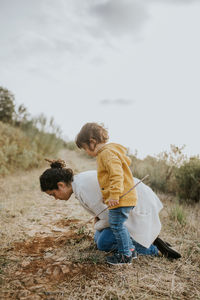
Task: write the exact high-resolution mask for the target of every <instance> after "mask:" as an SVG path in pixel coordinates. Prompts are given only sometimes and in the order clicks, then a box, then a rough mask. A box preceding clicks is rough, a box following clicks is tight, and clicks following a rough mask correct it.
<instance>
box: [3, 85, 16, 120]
mask: <svg viewBox="0 0 200 300" xmlns="http://www.w3.org/2000/svg"><path fill="white" fill-rule="evenodd" d="M14 100H15V98H14V96H13V94H11V92H10V91H8V90H7V89H5V88H3V87H0V121H2V122H4V123H12V121H13V116H14V113H15V104H14Z"/></svg>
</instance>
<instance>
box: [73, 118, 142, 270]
mask: <svg viewBox="0 0 200 300" xmlns="http://www.w3.org/2000/svg"><path fill="white" fill-rule="evenodd" d="M107 141H108V132H107V130H106V129H105V128H104V127H103V126H102V125H99V124H97V123H87V124H85V125H84V126H83V127H82V128H81V131H80V132H79V134H78V135H77V138H76V144H77V146H78V147H79V148H82V149H84V150H85V151H86V152H87V154H88V155H90V156H92V157H97V174H98V181H99V185H100V188H101V192H102V195H103V199H104V202H105V203H106V204H107V205H108V206H109V224H110V228H111V230H112V232H113V234H114V236H115V238H116V241H117V247H118V252H117V253H115V254H114V255H113V256H110V257H107V262H108V263H109V264H112V265H118V264H130V263H131V261H132V258H136V253H135V250H134V246H133V244H132V241H131V238H130V235H129V232H128V230H127V228H126V226H125V225H124V222H125V221H126V220H127V218H128V215H129V212H130V210H131V209H133V208H134V206H136V203H137V195H136V190H135V189H133V190H131V191H130V192H128V191H129V190H130V189H131V188H132V187H133V186H134V180H133V176H132V172H131V170H130V168H129V166H130V163H131V160H130V158H128V156H127V155H126V152H127V150H126V148H125V147H123V146H122V145H119V144H115V143H108V144H107ZM126 192H128V193H127V194H126V195H125V196H123V197H122V198H121V196H122V195H124V194H125V193H126Z"/></svg>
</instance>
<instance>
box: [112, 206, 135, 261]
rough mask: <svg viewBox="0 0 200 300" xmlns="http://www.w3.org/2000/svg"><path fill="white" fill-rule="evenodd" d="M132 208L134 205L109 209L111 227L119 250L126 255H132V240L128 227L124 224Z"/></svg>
mask: <svg viewBox="0 0 200 300" xmlns="http://www.w3.org/2000/svg"><path fill="white" fill-rule="evenodd" d="M131 209H133V207H132V206H130V207H118V208H114V209H109V223H110V228H111V230H112V232H113V234H114V236H115V238H116V241H117V247H118V252H119V253H121V254H123V255H126V256H131V255H132V253H131V251H130V248H132V247H131V245H132V241H131V239H130V235H129V232H128V229H127V228H126V226H125V225H124V222H125V221H126V220H127V219H128V215H129V212H130V210H131Z"/></svg>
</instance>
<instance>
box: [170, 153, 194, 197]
mask: <svg viewBox="0 0 200 300" xmlns="http://www.w3.org/2000/svg"><path fill="white" fill-rule="evenodd" d="M176 180H177V183H178V195H179V197H180V198H181V199H186V200H187V199H190V200H192V201H194V202H199V201H200V158H199V157H191V158H190V160H189V161H188V162H185V163H184V164H183V165H182V166H181V167H180V168H179V169H178V170H177V172H176Z"/></svg>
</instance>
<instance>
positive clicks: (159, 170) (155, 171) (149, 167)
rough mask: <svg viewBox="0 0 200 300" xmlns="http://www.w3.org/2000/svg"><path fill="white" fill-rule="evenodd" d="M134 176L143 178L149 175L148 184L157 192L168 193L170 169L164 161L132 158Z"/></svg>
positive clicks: (150, 158) (149, 158) (148, 157)
mask: <svg viewBox="0 0 200 300" xmlns="http://www.w3.org/2000/svg"><path fill="white" fill-rule="evenodd" d="M131 158H132V165H131V169H132V171H133V176H134V177H137V178H142V177H144V176H145V175H147V174H148V175H149V177H148V179H147V181H146V183H147V184H148V185H150V186H151V188H152V189H154V190H156V191H162V192H166V191H167V180H166V177H167V174H168V169H169V167H168V166H167V164H166V163H165V162H164V161H163V160H158V159H157V158H155V157H152V156H147V157H146V158H145V159H143V160H140V159H138V158H136V157H135V156H131Z"/></svg>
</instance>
